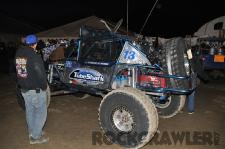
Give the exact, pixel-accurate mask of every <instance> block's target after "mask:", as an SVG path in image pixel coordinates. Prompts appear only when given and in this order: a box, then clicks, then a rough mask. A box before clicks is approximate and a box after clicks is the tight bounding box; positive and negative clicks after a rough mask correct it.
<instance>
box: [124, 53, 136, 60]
mask: <svg viewBox="0 0 225 149" xmlns="http://www.w3.org/2000/svg"><path fill="white" fill-rule="evenodd" d="M135 54H136V53H135V52H134V51H125V52H124V59H129V60H133V59H135Z"/></svg>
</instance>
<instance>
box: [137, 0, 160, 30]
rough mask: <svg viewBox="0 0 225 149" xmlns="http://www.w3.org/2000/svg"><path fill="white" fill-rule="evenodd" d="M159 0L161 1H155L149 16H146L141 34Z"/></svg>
mask: <svg viewBox="0 0 225 149" xmlns="http://www.w3.org/2000/svg"><path fill="white" fill-rule="evenodd" d="M158 1H159V0H156V1H155V3H154V5H153V7H152V9H151V11H150V12H149V14H148V17H147V18H146V20H145V23H144V25H143V26H142V28H141V30H140V33H139V34H141V32H142V31H143V29H144V27H145V25H146V23H147V21H148V19H149V17H150V15H151V14H152V11H153V10H154V8H155V6H156V4H157V3H158Z"/></svg>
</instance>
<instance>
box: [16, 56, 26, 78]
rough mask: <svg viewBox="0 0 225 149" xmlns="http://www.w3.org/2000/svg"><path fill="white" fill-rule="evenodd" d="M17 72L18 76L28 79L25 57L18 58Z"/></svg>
mask: <svg viewBox="0 0 225 149" xmlns="http://www.w3.org/2000/svg"><path fill="white" fill-rule="evenodd" d="M16 72H17V76H18V77H21V78H27V76H28V74H27V59H26V58H23V57H18V58H16Z"/></svg>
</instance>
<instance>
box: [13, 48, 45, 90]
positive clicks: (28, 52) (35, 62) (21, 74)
mask: <svg viewBox="0 0 225 149" xmlns="http://www.w3.org/2000/svg"><path fill="white" fill-rule="evenodd" d="M15 64H16V73H17V83H18V85H19V87H20V88H21V89H25V90H34V89H37V88H41V89H43V90H46V88H47V76H46V71H45V68H44V63H43V60H42V58H41V56H40V55H39V54H37V53H36V52H35V51H34V50H33V49H32V48H30V47H27V46H21V47H20V48H19V49H18V50H17V52H16V55H15Z"/></svg>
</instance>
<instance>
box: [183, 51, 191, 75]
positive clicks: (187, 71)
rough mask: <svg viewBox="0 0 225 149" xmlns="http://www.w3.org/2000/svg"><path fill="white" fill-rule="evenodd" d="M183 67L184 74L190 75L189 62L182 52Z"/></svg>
mask: <svg viewBox="0 0 225 149" xmlns="http://www.w3.org/2000/svg"><path fill="white" fill-rule="evenodd" d="M184 68H185V72H186V74H187V75H188V76H189V75H190V63H189V60H188V56H187V54H186V53H184Z"/></svg>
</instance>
